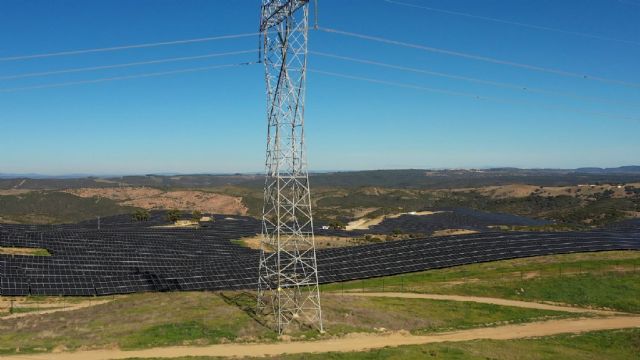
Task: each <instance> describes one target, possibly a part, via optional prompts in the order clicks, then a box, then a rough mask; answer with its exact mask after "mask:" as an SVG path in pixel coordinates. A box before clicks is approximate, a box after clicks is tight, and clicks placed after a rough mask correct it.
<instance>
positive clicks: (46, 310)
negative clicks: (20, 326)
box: [0, 300, 111, 322]
mask: <svg viewBox="0 0 640 360" xmlns="http://www.w3.org/2000/svg"><path fill="white" fill-rule="evenodd" d="M108 302H111V300H91V301H85V302H82V303H78V304H66V303H52V304H27V305H24V304H23V305H21V306H17V307H18V308H19V307H35V308H42V310H37V311H29V312H24V313H16V314H10V315H5V316H2V317H0V322H1V321H2V320H6V319H15V318H23V317H29V316H35V315H46V314H53V313H57V312H62V311H73V310H78V309H83V308H87V307H91V306H96V305H102V304H106V303H108ZM29 305H30V306H29Z"/></svg>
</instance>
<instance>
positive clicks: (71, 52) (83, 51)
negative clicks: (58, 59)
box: [0, 33, 260, 61]
mask: <svg viewBox="0 0 640 360" xmlns="http://www.w3.org/2000/svg"><path fill="white" fill-rule="evenodd" d="M256 35H260V33H245V34H233V35H221V36H210V37H204V38H196V39H185V40H174V41H162V42H153V43H144V44H134V45H123V46H112V47H104V48H94V49H81V50H68V51H59V52H52V53H44V54H32V55H17V56H6V57H0V61H16V60H28V59H39V58H48V57H54V56H67V55H78V54H88V53H98V52H108V51H119V50H128V49H141V48H151V47H158V46H167V45H179V44H191V43H200V42H208V41H216V40H226V39H239V38H245V37H251V36H256Z"/></svg>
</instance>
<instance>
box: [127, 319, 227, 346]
mask: <svg viewBox="0 0 640 360" xmlns="http://www.w3.org/2000/svg"><path fill="white" fill-rule="evenodd" d="M236 337H237V335H236V333H234V332H231V331H230V330H229V329H217V328H215V327H213V326H207V325H205V324H203V323H201V322H199V321H195V320H192V321H186V322H182V323H171V324H162V325H156V326H151V327H149V328H146V329H144V330H142V331H139V332H136V333H134V334H132V335H130V336H127V337H125V338H124V339H122V340H120V341H119V344H120V347H121V348H122V349H125V350H126V349H140V348H148V347H159V346H171V345H186V344H189V343H192V342H197V343H200V344H216V343H219V342H220V341H223V340H235V339H236Z"/></svg>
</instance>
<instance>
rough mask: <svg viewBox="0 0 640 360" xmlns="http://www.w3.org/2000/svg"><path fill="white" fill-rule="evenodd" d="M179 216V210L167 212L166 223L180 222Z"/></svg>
mask: <svg viewBox="0 0 640 360" xmlns="http://www.w3.org/2000/svg"><path fill="white" fill-rule="evenodd" d="M181 215H182V214H181V213H180V210H169V212H168V213H167V221H169V222H176V221H178V220H180V216H181Z"/></svg>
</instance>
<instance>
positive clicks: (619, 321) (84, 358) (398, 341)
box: [0, 316, 640, 360]
mask: <svg viewBox="0 0 640 360" xmlns="http://www.w3.org/2000/svg"><path fill="white" fill-rule="evenodd" d="M633 327H640V316H616V317H608V318H591V319H566V320H550V321H544V322H533V323H528V324H520V325H506V326H499V327H492V328H478V329H469V330H461V331H453V332H447V333H440V334H433V335H424V336H412V335H406V334H403V333H393V334H389V335H371V334H357V335H352V336H347V337H344V338H339V339H329V340H320V341H304V342H303V341H301V342H291V343H275V344H223V345H211V346H203V347H198V346H173V347H166V348H154V349H148V350H138V351H121V350H95V351H79V352H75V353H54V354H40V355H13V356H6V357H0V358H3V359H5V358H6V359H31V360H45V359H48V360H107V359H125V358H131V357H139V358H148V357H157V358H172V357H180V356H266V355H281V354H284V353H287V354H300V353H311V352H316V353H321V352H328V351H337V352H348V351H364V350H368V349H374V348H381V347H385V346H401V345H419V344H429V343H439V342H445V341H468V340H478V339H494V340H508V339H517V338H527V337H539V336H549V335H556V334H562V333H580V332H586V331H595V330H612V329H622V328H633Z"/></svg>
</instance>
